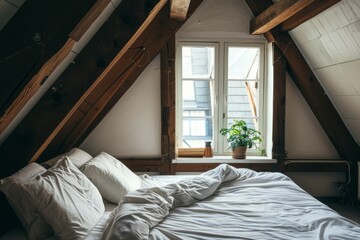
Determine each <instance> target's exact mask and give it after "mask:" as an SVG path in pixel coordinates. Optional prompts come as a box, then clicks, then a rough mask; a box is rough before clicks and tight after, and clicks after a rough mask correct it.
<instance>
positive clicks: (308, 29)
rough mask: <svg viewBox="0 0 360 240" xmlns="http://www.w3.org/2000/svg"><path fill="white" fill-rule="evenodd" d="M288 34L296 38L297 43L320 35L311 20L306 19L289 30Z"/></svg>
mask: <svg viewBox="0 0 360 240" xmlns="http://www.w3.org/2000/svg"><path fill="white" fill-rule="evenodd" d="M290 35H291V36H292V37H293V38H294V39H296V42H297V43H298V44H302V43H305V42H308V41H310V40H313V39H316V38H319V37H321V35H320V33H319V31H318V30H317V28H315V26H314V24H313V22H311V21H307V22H305V23H303V24H301V25H300V26H299V27H297V28H295V29H294V30H292V31H291V32H290Z"/></svg>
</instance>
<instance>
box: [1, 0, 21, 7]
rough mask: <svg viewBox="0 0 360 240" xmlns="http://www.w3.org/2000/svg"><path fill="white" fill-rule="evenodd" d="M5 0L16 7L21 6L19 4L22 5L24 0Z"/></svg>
mask: <svg viewBox="0 0 360 240" xmlns="http://www.w3.org/2000/svg"><path fill="white" fill-rule="evenodd" d="M5 1H6V2H8V3H10V4H12V5H14V6H15V7H18V8H19V7H21V5H23V3H24V2H25V0H5Z"/></svg>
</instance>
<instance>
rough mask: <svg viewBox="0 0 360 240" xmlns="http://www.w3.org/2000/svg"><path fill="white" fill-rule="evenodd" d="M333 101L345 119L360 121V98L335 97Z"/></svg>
mask: <svg viewBox="0 0 360 240" xmlns="http://www.w3.org/2000/svg"><path fill="white" fill-rule="evenodd" d="M332 100H333V103H334V105H335V107H336V109H337V110H338V112H339V114H340V115H341V116H342V117H343V119H350V120H360V96H333V97H332Z"/></svg>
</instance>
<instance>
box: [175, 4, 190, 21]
mask: <svg viewBox="0 0 360 240" xmlns="http://www.w3.org/2000/svg"><path fill="white" fill-rule="evenodd" d="M190 1H191V0H171V7H170V18H171V19H175V20H178V21H184V20H185V19H186V15H187V12H188V9H189V5H190Z"/></svg>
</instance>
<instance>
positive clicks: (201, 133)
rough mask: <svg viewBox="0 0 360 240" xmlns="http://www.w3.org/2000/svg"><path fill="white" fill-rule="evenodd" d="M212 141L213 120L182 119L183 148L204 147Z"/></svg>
mask: <svg viewBox="0 0 360 240" xmlns="http://www.w3.org/2000/svg"><path fill="white" fill-rule="evenodd" d="M212 140H213V118H188V117H187V118H183V143H182V146H183V147H192V148H193V147H204V146H205V141H212Z"/></svg>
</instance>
